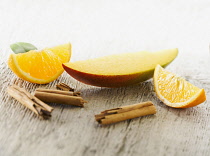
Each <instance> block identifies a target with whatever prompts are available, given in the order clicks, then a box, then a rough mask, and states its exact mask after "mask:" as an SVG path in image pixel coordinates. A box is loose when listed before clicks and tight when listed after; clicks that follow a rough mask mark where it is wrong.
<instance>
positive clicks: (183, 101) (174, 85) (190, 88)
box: [153, 65, 206, 108]
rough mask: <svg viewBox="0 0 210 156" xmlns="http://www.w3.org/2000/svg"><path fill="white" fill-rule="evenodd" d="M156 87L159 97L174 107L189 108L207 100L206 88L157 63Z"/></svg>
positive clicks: (155, 73) (154, 78)
mask: <svg viewBox="0 0 210 156" xmlns="http://www.w3.org/2000/svg"><path fill="white" fill-rule="evenodd" d="M153 80H154V88H155V92H156V94H157V96H158V97H159V99H160V100H161V101H162V102H163V103H164V104H166V105H168V106H170V107H174V108H188V107H193V106H196V105H199V104H201V103H202V102H204V101H205V100H206V95H205V91H204V89H200V88H198V87H196V86H194V85H193V84H191V83H189V82H187V81H186V80H184V79H183V78H181V77H178V76H176V75H175V74H173V73H170V72H168V71H166V70H165V69H163V68H162V67H161V66H160V65H157V66H156V68H155V72H154V77H153Z"/></svg>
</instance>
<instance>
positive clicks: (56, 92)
mask: <svg viewBox="0 0 210 156" xmlns="http://www.w3.org/2000/svg"><path fill="white" fill-rule="evenodd" d="M36 91H38V92H46V93H55V94H63V95H69V96H80V95H81V93H80V92H72V91H62V90H55V89H44V88H37V89H36Z"/></svg>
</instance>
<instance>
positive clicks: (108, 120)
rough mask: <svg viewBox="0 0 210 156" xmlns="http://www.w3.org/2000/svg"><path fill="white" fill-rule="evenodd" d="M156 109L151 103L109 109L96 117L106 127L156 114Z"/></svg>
mask: <svg viewBox="0 0 210 156" xmlns="http://www.w3.org/2000/svg"><path fill="white" fill-rule="evenodd" d="M155 113H156V108H155V106H154V105H153V103H152V102H151V101H147V102H143V103H139V104H134V105H129V106H122V107H119V108H114V109H109V110H105V111H103V112H101V113H100V114H97V115H95V119H96V121H97V122H98V123H100V124H103V125H106V124H112V123H116V122H120V121H124V120H127V119H132V118H137V117H140V116H145V115H150V114H155Z"/></svg>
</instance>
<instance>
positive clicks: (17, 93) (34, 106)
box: [7, 85, 53, 119]
mask: <svg viewBox="0 0 210 156" xmlns="http://www.w3.org/2000/svg"><path fill="white" fill-rule="evenodd" d="M7 92H8V94H9V95H10V96H12V97H13V98H15V99H16V100H18V101H19V102H20V103H21V104H22V105H24V106H26V107H27V108H29V109H30V110H32V111H33V112H34V113H35V114H37V115H38V116H40V117H42V118H44V119H48V118H50V117H51V112H52V111H53V108H52V107H50V106H48V105H47V104H45V103H44V102H42V101H41V100H39V99H38V98H36V97H35V96H33V95H31V94H30V93H29V92H27V91H26V90H25V89H23V88H20V87H18V86H16V85H13V86H10V87H8V88H7Z"/></svg>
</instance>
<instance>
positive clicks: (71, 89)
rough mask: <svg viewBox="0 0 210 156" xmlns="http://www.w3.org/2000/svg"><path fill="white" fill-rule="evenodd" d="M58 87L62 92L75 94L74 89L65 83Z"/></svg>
mask: <svg viewBox="0 0 210 156" xmlns="http://www.w3.org/2000/svg"><path fill="white" fill-rule="evenodd" d="M56 87H57V88H58V89H60V90H64V91H72V92H74V89H73V88H71V87H69V86H68V85H67V84H65V83H59V84H57V85H56Z"/></svg>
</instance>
